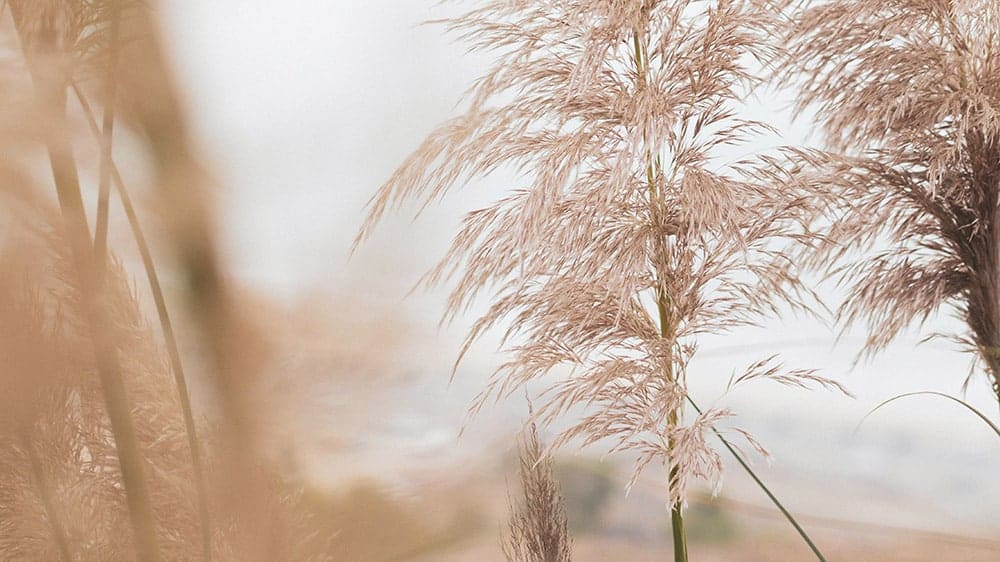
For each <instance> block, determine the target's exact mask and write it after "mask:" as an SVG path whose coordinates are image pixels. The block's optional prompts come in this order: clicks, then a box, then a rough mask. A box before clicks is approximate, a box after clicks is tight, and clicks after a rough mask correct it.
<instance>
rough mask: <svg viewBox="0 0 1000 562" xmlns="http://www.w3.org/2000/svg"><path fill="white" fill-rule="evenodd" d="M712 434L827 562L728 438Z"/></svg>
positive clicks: (813, 549) (814, 552) (694, 405)
mask: <svg viewBox="0 0 1000 562" xmlns="http://www.w3.org/2000/svg"><path fill="white" fill-rule="evenodd" d="M687 401H688V404H691V407H692V408H694V411H696V412H698V414H699V415H700V414H701V413H702V411H701V408H699V407H698V405H697V404H695V402H694V400H692V399H691V396H688V397H687ZM712 433H714V434H715V436H716V437H718V438H719V441H722V445H723V446H724V447H725V448H726V449H727V450H728V451H729V452H730V453H731V454H732V455H733V457H734V458H735V459H736V462H738V463H740V466H742V467H743V470H744V471H746V473H747V474H749V475H750V478H752V479H753V481H754V482H756V483H757V486H758V487H759V488H760V489H761V490H763V491H764V494H766V495H767V497H768V499H770V500H771V503H773V504H774V506H775V507H777V508H778V511H780V512H781V514H782V515H784V516H785V519H787V520H788V522H789V523H791V524H792V527H794V528H795V531H796V532H798V534H799V536H800V537H802V540H804V541H805V542H806V544H807V545H809V548H810V549H811V550H812V551H813V554H815V555H816V558H817V559H818V560H819V561H820V562H826V558H825V557H824V556H823V553H822V552H820V551H819V548H818V547H817V546H816V543H814V542H813V541H812V539H811V538H809V534H808V533H806V530H805V529H803V528H802V525H799V522H798V521H796V520H795V516H794V515H792V513H791V512H790V511H788V510H787V509H785V506H784V505H782V503H781V501H779V500H778V497H777V496H775V495H774V492H772V491H771V489H770V488H768V487H767V484H764V481H763V480H761V479H760V477H759V476H757V473H756V472H754V470H753V469H752V468H750V465H749V464H747V462H746V461H745V460H743V457H742V456H740V454H739V452H738V451H737V450H736V448H735V447H733V446H732V445H731V444H730V443H729V440H727V439H726V437H725V436H724V435H722V432H720V431H719V430H717V429H715V428H714V427H713V428H712Z"/></svg>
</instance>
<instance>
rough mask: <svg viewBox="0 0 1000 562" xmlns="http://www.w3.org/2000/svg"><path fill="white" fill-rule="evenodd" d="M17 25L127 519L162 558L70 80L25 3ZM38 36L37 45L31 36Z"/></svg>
mask: <svg viewBox="0 0 1000 562" xmlns="http://www.w3.org/2000/svg"><path fill="white" fill-rule="evenodd" d="M8 8H9V9H10V13H11V16H12V17H13V20H14V26H15V28H16V30H17V33H18V35H19V36H20V39H21V44H22V49H23V51H24V55H25V59H26V60H27V62H28V68H29V70H30V73H31V77H32V81H33V82H34V84H35V90H36V94H37V96H38V99H39V102H40V104H39V106H40V107H41V108H42V109H43V110H44V111H45V112H46V114H47V115H48V117H49V118H50V119H51V120H52V122H51V123H50V124H49V126H48V127H47V131H46V134H45V138H44V143H45V145H46V148H47V150H48V156H49V163H50V165H51V168H52V177H53V180H54V183H55V188H56V196H57V199H58V201H59V209H60V213H61V216H62V220H63V233H64V236H65V238H66V241H67V242H68V243H69V246H70V250H71V252H72V260H73V265H74V268H75V270H76V274H77V279H76V281H77V283H78V288H79V298H80V301H81V305H82V308H83V313H84V317H85V325H86V329H87V332H88V335H89V336H90V339H91V343H92V345H93V347H94V360H95V363H96V371H97V374H98V377H99V378H100V381H101V391H102V393H103V398H104V403H105V407H106V409H107V413H108V419H109V421H110V422H111V433H112V436H113V437H114V442H115V449H116V451H117V454H118V462H119V466H120V468H121V473H122V484H123V487H124V490H125V499H126V502H127V504H128V513H129V518H130V521H131V524H132V531H133V534H134V539H135V545H136V553H137V556H138V558H139V559H140V560H142V561H143V562H159V560H161V557H160V549H159V546H158V544H157V538H156V529H155V527H156V523H155V519H154V517H153V508H152V504H151V502H150V496H149V490H148V488H147V486H146V480H145V477H144V475H143V472H144V471H143V459H142V454H141V452H140V447H139V440H138V438H137V437H136V433H135V426H134V424H133V423H132V417H131V411H130V410H131V409H130V405H129V400H128V394H127V392H126V389H125V382H124V379H123V377H122V368H121V363H120V361H119V358H118V350H117V345H116V342H114V341H112V340H111V338H109V337H108V328H109V319H108V317H107V313H106V311H105V309H104V307H103V305H102V302H101V300H102V299H101V294H102V292H103V289H102V283H101V275H100V274H98V273H97V269H98V268H99V267H100V266H99V264H97V263H96V261H95V259H94V247H93V244H92V241H91V237H90V229H89V227H88V225H87V215H86V210H85V209H84V205H83V197H82V194H81V191H80V176H79V172H78V170H77V166H76V160H75V159H74V156H73V148H72V144H71V143H70V140H69V138H68V137H67V135H66V131H67V130H68V125H67V124H66V86H67V84H66V82H65V81H64V78H63V77H61V76H60V75H59V74H58V73H54V72H53V71H52V68H50V67H49V66H48V65H47V61H46V60H45V59H44V57H42V58H38V57H36V56H35V55H36V54H38V53H46V52H52V51H53V49H54V48H55V45H53V44H52V42H53V41H55V37H54V36H53V37H49V36H44V35H43V36H40V37H37V38H34V39H27V38H28V37H30V36H31V34H30V32H26V31H25V28H26V27H29V28H30V26H31V25H32V22H30V21H28V20H26V14H25V13H24V12H22V9H23V8H24V6H23V5H20V4H18V5H15V4H8ZM32 40H36V41H38V44H37V45H36V44H33V43H32V42H31V41H32Z"/></svg>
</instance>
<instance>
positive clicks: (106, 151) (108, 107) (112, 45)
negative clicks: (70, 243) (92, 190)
mask: <svg viewBox="0 0 1000 562" xmlns="http://www.w3.org/2000/svg"><path fill="white" fill-rule="evenodd" d="M110 9H111V15H110V18H111V36H110V38H109V46H108V72H107V78H106V80H107V81H106V83H105V91H104V123H103V126H102V129H101V135H100V136H99V138H100V140H101V165H100V170H99V172H98V174H99V178H98V184H97V185H98V190H97V219H96V221H95V226H94V255H95V256H97V263H98V266H99V267H98V272H99V273H100V272H101V271H103V267H100V265H101V264H103V263H104V260H105V258H106V257H107V256H106V254H107V247H108V200H109V199H110V198H111V186H110V173H111V158H112V146H113V145H112V143H113V140H114V127H115V94H116V85H117V84H118V79H117V77H116V76H115V72H116V71H117V69H118V40H119V33H120V28H121V7H120V5H119V3H118V2H112V3H111V6H110ZM75 86H76V84H75V83H74V91H76V93H77V95H79V90H78V89H76V87H75Z"/></svg>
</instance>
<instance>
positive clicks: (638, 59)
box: [632, 30, 688, 562]
mask: <svg viewBox="0 0 1000 562" xmlns="http://www.w3.org/2000/svg"><path fill="white" fill-rule="evenodd" d="M632 46H633V48H634V50H635V53H634V55H635V66H636V76H637V81H638V83H637V86H638V88H639V89H644V88H645V87H646V80H647V73H648V66H647V65H648V60H647V55H646V49H645V48H644V46H643V45H642V42H641V41H640V33H639V31H638V30H636V31H635V32H634V33H633V34H632ZM645 137H646V135H645V132H643V139H644V140H646V139H645ZM646 182H647V185H648V187H649V203H650V208H651V210H653V212H654V213H655V201H656V198H657V197H658V196H659V193H658V190H657V188H656V173H655V170H654V159H653V151H652V149H651V148H650V147H648V146H647V147H646ZM660 253H661V256H657V257H658V259H663V257H664V256H662V253H663V252H660ZM654 277H655V281H656V284H657V287H656V308H657V312H658V313H659V322H660V338H661V339H662V340H663V341H664V342H665V343H666V344H667V346H668V355H667V359H666V361H665V363H666V365H665V367H664V377H665V378H666V380H667V384H675V383H676V380H675V373H674V368H673V353H672V351H670V350H671V349H672V345H673V338H674V333H673V327H672V326H673V322H671V319H670V316H671V315H670V296H669V295H668V294H666V292H665V290H664V288H663V287H662V283H661V281H662V280H661V279H660V275H659V274H657V275H655V276H654ZM679 410H680V408H679V407H678V408H674V409H673V410H671V411H670V413H669V414H668V417H667V429H668V431H670V430H673V429H674V428H676V427H677V424H678V422H679V418H680V412H679ZM672 456H673V443H672V440H671V439H670V438H669V437H668V438H667V457H668V458H670V457H672ZM677 479H678V467H676V466H674V467H673V468H671V469H670V473H669V476H668V488H669V489H670V490H671V491H673V490H677V489H678V488H679V487H678V486H677ZM682 504H683V502H682V501H681V498H679V497H678V498H672V503H671V505H670V527H671V530H672V534H673V543H674V562H687V560H688V552H687V535H686V534H685V533H684V512H683V511H682Z"/></svg>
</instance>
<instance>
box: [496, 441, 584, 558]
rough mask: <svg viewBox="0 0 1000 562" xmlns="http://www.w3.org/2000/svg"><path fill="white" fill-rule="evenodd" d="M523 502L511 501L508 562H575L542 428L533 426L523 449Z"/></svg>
mask: <svg viewBox="0 0 1000 562" xmlns="http://www.w3.org/2000/svg"><path fill="white" fill-rule="evenodd" d="M519 452H520V455H519V459H520V465H519V466H518V476H519V479H520V482H521V499H520V501H518V502H517V503H516V504H515V503H514V502H510V504H511V505H510V510H511V514H510V520H509V522H508V523H507V537H506V539H505V540H504V541H503V542H502V543H501V546H502V548H503V553H504V556H506V558H507V562H572V560H573V557H572V539H571V538H570V535H569V521H568V520H567V518H566V510H565V508H564V507H563V498H562V495H561V493H560V491H559V482H557V481H556V478H555V474H554V473H553V468H552V459H551V457H547V456H546V453H545V451H544V450H543V449H542V443H541V441H540V440H539V439H538V428H537V427H536V426H535V424H533V423H529V424H528V425H527V426H526V427H525V428H524V431H523V432H522V435H521V443H520V446H519Z"/></svg>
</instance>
